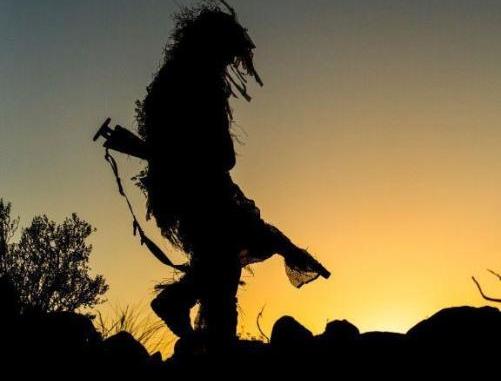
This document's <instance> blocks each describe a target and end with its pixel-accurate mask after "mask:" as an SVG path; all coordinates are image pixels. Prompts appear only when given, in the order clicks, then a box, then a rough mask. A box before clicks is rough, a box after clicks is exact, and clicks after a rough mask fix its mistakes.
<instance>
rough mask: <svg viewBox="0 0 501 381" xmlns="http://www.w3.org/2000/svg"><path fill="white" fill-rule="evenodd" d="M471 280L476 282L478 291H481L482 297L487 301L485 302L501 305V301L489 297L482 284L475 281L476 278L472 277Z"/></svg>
mask: <svg viewBox="0 0 501 381" xmlns="http://www.w3.org/2000/svg"><path fill="white" fill-rule="evenodd" d="M471 279H473V282H475V284H476V285H477V288H478V291H480V294H481V295H482V297H483V298H484V299H485V300H488V301H490V302H496V303H501V299H496V298H491V297H490V296H487V295H486V294H485V293H484V291H483V290H482V287H481V286H480V283H478V282H477V280H476V279H475V277H471Z"/></svg>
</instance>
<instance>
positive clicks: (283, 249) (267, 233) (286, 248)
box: [263, 223, 331, 279]
mask: <svg viewBox="0 0 501 381" xmlns="http://www.w3.org/2000/svg"><path fill="white" fill-rule="evenodd" d="M263 229H264V239H265V242H266V243H265V245H266V246H268V249H269V250H270V251H273V252H275V253H277V254H279V255H281V256H283V257H284V259H285V261H286V263H288V264H294V265H295V267H296V266H297V267H304V270H305V271H314V272H316V273H318V274H319V275H320V276H322V277H324V278H326V279H327V278H329V277H330V275H331V274H330V272H329V271H328V270H327V269H326V268H325V267H324V266H322V264H321V263H320V262H318V261H317V260H316V259H315V258H314V257H313V256H312V255H311V254H310V253H308V251H307V250H305V249H302V248H300V247H298V246H296V245H295V244H294V243H293V242H292V241H291V240H290V239H289V238H288V237H287V236H286V235H285V234H284V233H282V232H281V231H280V230H279V229H277V228H276V227H275V226H273V225H270V224H267V223H264V226H263Z"/></svg>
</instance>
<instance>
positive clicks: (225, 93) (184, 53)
mask: <svg viewBox="0 0 501 381" xmlns="http://www.w3.org/2000/svg"><path fill="white" fill-rule="evenodd" d="M221 3H223V4H224V6H225V7H226V9H227V10H228V11H229V13H227V12H225V11H223V9H222V8H221V7H220V6H218V5H217V3H215V2H209V3H205V4H204V5H202V6H200V7H197V8H193V9H185V10H184V11H183V12H181V13H180V14H178V15H177V16H176V29H175V31H174V33H173V34H172V36H171V42H170V44H169V45H168V46H167V48H166V51H165V61H164V63H163V66H162V67H161V69H160V70H159V72H158V73H157V75H156V76H155V78H154V80H153V82H152V83H151V85H150V86H149V87H148V93H147V96H146V98H145V99H144V101H143V102H140V103H138V108H137V111H138V123H139V134H140V136H141V138H142V139H138V138H135V136H134V135H132V134H131V133H128V132H127V131H126V130H124V129H122V128H120V127H118V128H117V129H116V130H115V131H113V130H110V129H109V128H107V127H105V128H103V130H102V131H101V133H103V135H104V136H105V137H106V138H107V139H108V141H107V143H105V146H107V147H108V148H111V149H116V150H118V151H121V152H125V153H129V154H132V155H134V156H138V157H142V158H143V159H147V160H148V167H147V168H146V170H145V171H143V172H142V174H141V175H140V176H139V181H140V186H141V187H142V188H143V189H144V190H145V193H146V194H147V198H148V203H147V206H148V215H153V216H154V217H155V220H156V222H157V225H158V227H159V228H160V229H161V231H162V234H163V236H164V237H166V238H167V239H169V241H170V242H171V243H172V244H174V245H175V246H177V247H179V248H181V249H182V250H183V251H184V252H185V253H186V254H187V255H188V256H189V268H188V269H186V271H185V275H184V276H183V277H182V278H181V279H180V280H179V281H178V282H176V283H172V284H168V285H162V286H160V289H161V292H160V293H159V295H158V296H157V297H156V298H155V300H153V302H152V308H153V310H154V311H155V312H156V313H157V314H158V316H160V317H161V318H162V319H163V320H164V321H165V323H166V324H167V325H168V327H169V328H170V329H171V330H172V331H173V332H174V333H175V334H176V335H177V336H179V337H181V338H190V337H192V336H193V334H194V331H193V328H192V326H191V323H190V314H189V313H190V309H191V308H192V307H193V306H194V305H195V304H196V303H197V302H200V306H201V307H200V313H199V317H198V319H197V326H198V327H199V332H201V334H202V335H204V336H206V341H207V343H208V344H209V350H213V351H218V350H221V349H224V348H228V347H229V346H230V345H231V343H232V342H233V341H234V339H235V338H236V326H237V306H236V303H237V300H236V294H237V289H238V285H239V282H240V274H241V269H242V267H244V266H246V265H249V264H251V263H255V262H260V261H263V260H265V259H267V258H269V257H271V256H272V255H273V254H275V253H278V254H281V255H282V256H283V257H284V258H285V262H286V270H287V275H288V276H289V279H290V280H291V282H292V283H293V284H294V285H295V286H296V287H298V288H299V287H301V286H302V285H303V284H305V283H308V282H310V281H312V280H314V279H316V278H317V277H319V276H323V277H325V278H327V277H328V276H329V275H330V274H329V272H328V271H327V270H326V269H325V268H324V267H323V266H322V265H320V263H318V262H317V261H316V260H315V259H314V258H313V257H312V256H311V255H310V254H308V253H307V252H306V251H305V250H303V249H300V248H298V247H297V246H295V245H294V244H292V243H291V241H290V240H289V239H288V238H287V237H285V235H283V234H282V233H281V232H280V231H279V230H278V229H276V228H275V227H273V226H271V225H269V224H267V223H265V222H264V221H263V220H262V219H261V218H260V213H259V209H258V208H257V207H256V206H255V204H254V202H253V201H252V200H249V199H248V198H246V197H245V196H244V194H243V192H242V191H241V190H240V188H239V187H238V186H237V185H236V184H234V183H233V181H232V179H231V177H230V173H229V172H230V171H231V169H232V168H233V167H234V166H235V162H236V160H235V150H234V146H233V139H232V134H231V123H232V111H231V108H230V105H229V98H230V96H232V95H234V96H235V97H236V96H237V93H238V94H240V95H241V96H243V97H244V98H245V99H247V100H250V97H249V95H248V94H247V91H246V83H247V80H246V76H250V77H253V78H254V79H255V80H256V81H257V82H258V83H259V84H260V85H262V82H261V79H260V78H259V75H258V74H257V72H256V70H255V69H254V64H253V50H254V49H255V46H254V43H253V42H252V40H251V38H250V37H249V35H248V33H247V31H246V29H244V28H243V27H242V26H241V25H240V24H239V23H238V21H237V19H236V15H235V13H234V11H233V9H232V8H230V7H229V6H228V5H227V4H226V3H224V2H221ZM108 122H109V121H108ZM157 257H158V256H157ZM164 263H165V262H164Z"/></svg>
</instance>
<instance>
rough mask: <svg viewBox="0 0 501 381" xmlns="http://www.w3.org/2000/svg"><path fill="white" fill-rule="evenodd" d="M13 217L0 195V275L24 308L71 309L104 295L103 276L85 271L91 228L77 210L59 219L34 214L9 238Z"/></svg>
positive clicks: (43, 310)
mask: <svg viewBox="0 0 501 381" xmlns="http://www.w3.org/2000/svg"><path fill="white" fill-rule="evenodd" d="M17 221H18V219H13V218H12V217H11V204H10V203H6V202H4V201H3V200H2V199H0V237H1V238H0V277H2V278H6V279H8V281H9V282H10V283H11V285H12V286H13V287H14V288H15V289H16V291H17V293H18V295H19V301H20V304H21V308H22V310H23V311H25V310H27V309H28V310H30V311H32V312H36V313H50V312H63V311H70V312H73V311H76V310H77V309H81V308H89V307H93V306H94V305H96V304H99V303H101V302H102V301H103V300H102V299H101V296H102V295H103V294H104V293H105V292H106V291H107V290H108V286H107V284H106V281H105V279H104V278H103V276H102V275H97V276H95V277H92V276H91V275H90V274H89V272H90V268H89V264H88V262H89V256H90V254H91V251H92V246H91V245H88V244H87V243H86V242H85V241H86V239H87V238H88V237H89V235H90V234H91V233H92V232H93V231H95V229H94V228H93V227H92V226H91V225H90V224H89V223H88V222H86V221H84V220H82V219H80V218H79V217H78V216H77V215H76V214H72V215H71V217H68V218H66V219H65V220H64V221H63V223H61V224H57V223H56V222H54V221H51V220H50V219H49V218H48V217H47V216H46V215H42V216H36V217H35V218H33V220H32V222H31V224H30V226H28V227H27V228H24V229H22V231H21V236H20V239H19V241H18V242H17V243H10V240H11V239H12V236H13V235H14V233H15V230H16V229H17Z"/></svg>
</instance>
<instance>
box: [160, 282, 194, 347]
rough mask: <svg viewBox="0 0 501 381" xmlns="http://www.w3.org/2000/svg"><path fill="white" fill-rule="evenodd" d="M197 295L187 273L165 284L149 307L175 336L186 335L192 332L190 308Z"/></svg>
mask: <svg viewBox="0 0 501 381" xmlns="http://www.w3.org/2000/svg"><path fill="white" fill-rule="evenodd" d="M198 297H199V295H198V294H197V290H196V287H195V284H194V281H193V279H192V276H191V275H190V274H187V275H185V276H184V277H183V278H181V280H180V281H178V282H176V283H173V284H170V285H166V286H165V288H164V289H163V290H162V291H161V292H160V293H159V294H158V295H157V297H156V298H155V299H154V300H153V301H152V302H151V308H152V309H153V311H154V312H155V313H156V314H157V315H158V316H159V317H160V318H161V319H162V320H163V321H164V322H165V324H166V325H167V327H168V328H169V329H170V330H171V331H172V332H173V333H174V334H175V335H176V336H178V337H187V336H190V335H191V334H192V333H193V327H192V326H191V319H190V310H191V309H192V308H193V306H194V305H195V304H196V302H197V299H198Z"/></svg>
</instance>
